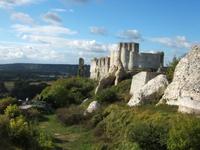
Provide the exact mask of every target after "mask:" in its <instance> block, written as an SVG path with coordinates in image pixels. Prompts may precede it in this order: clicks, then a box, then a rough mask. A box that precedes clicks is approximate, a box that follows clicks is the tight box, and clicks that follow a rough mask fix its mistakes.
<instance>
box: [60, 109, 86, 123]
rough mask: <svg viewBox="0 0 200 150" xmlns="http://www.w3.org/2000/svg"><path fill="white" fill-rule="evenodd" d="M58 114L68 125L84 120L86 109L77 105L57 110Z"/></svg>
mask: <svg viewBox="0 0 200 150" xmlns="http://www.w3.org/2000/svg"><path fill="white" fill-rule="evenodd" d="M56 115H57V117H58V119H59V120H60V121H61V122H62V123H64V124H66V125H73V124H79V123H80V122H82V121H84V118H85V117H84V111H82V110H81V109H80V108H79V107H75V106H71V107H69V108H60V109H58V110H57V111H56Z"/></svg>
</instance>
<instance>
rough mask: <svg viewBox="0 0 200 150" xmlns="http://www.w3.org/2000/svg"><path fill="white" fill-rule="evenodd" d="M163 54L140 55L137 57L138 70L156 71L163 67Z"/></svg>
mask: <svg viewBox="0 0 200 150" xmlns="http://www.w3.org/2000/svg"><path fill="white" fill-rule="evenodd" d="M163 59H164V53H162V52H159V53H140V54H139V56H138V62H137V65H138V68H145V69H146V68H151V69H158V68H159V67H163Z"/></svg>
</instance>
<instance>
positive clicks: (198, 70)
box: [160, 46, 200, 111]
mask: <svg viewBox="0 0 200 150" xmlns="http://www.w3.org/2000/svg"><path fill="white" fill-rule="evenodd" d="M186 97H187V98H186ZM186 99H187V100H186ZM182 100H183V102H182ZM165 102H166V103H167V104H169V105H178V106H180V107H181V106H182V105H184V106H185V107H187V105H188V106H189V108H190V109H194V110H197V109H198V110H200V107H199V106H200V105H199V104H197V102H199V103H200V46H194V47H193V48H192V50H191V51H190V52H189V53H188V54H187V55H186V56H185V57H183V58H182V59H181V60H180V62H179V63H178V65H177V66H176V69H175V72H174V79H173V81H172V83H171V84H170V85H169V86H168V87H167V89H166V91H165V93H164V95H163V97H162V99H161V102H160V103H165ZM197 106H198V108H197ZM187 111H188V110H187ZM191 111H192V110H191Z"/></svg>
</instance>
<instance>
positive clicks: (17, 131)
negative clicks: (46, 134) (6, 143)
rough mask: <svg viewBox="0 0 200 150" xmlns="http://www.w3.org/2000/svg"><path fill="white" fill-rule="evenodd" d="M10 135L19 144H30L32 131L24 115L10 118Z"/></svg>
mask: <svg viewBox="0 0 200 150" xmlns="http://www.w3.org/2000/svg"><path fill="white" fill-rule="evenodd" d="M9 137H10V138H11V140H12V141H13V142H14V143H15V144H17V145H28V143H29V142H28V139H29V137H30V131H29V127H28V122H26V121H25V119H24V117H23V116H18V117H16V118H13V119H11V120H10V123H9Z"/></svg>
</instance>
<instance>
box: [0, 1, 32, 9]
mask: <svg viewBox="0 0 200 150" xmlns="http://www.w3.org/2000/svg"><path fill="white" fill-rule="evenodd" d="M34 2H35V0H0V8H12V7H15V6H22V5H27V4H31V3H34Z"/></svg>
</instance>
